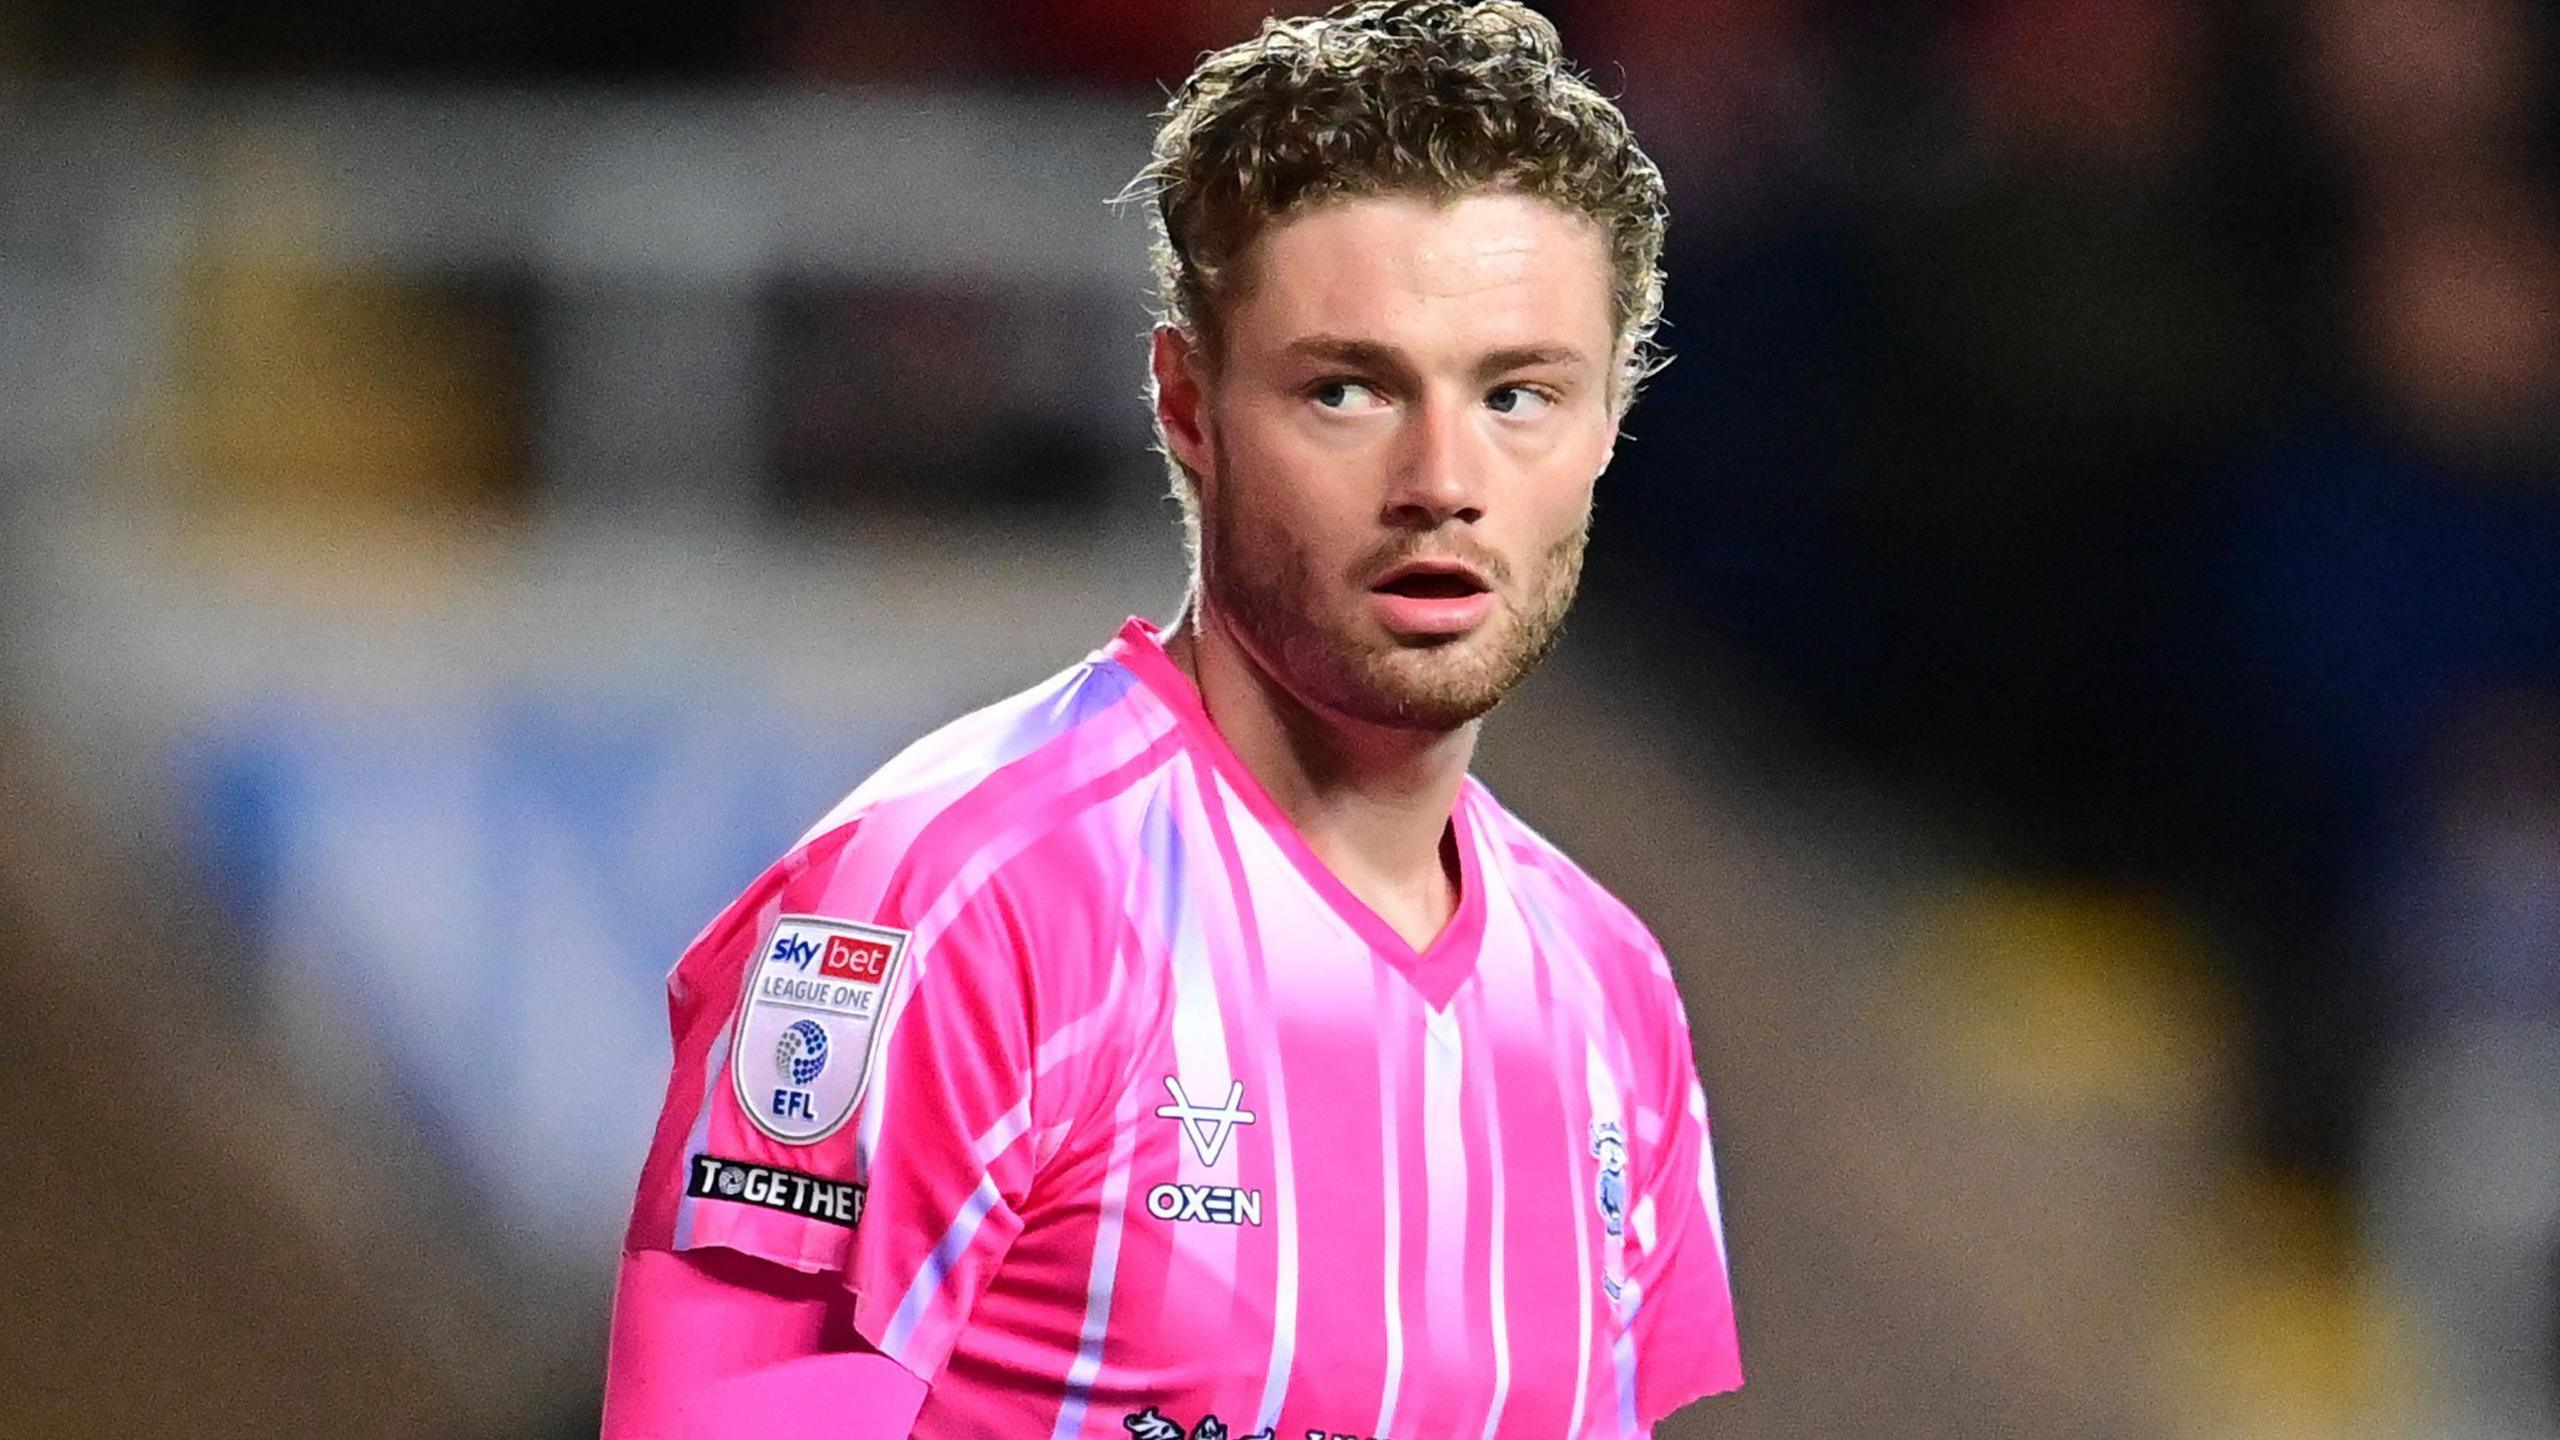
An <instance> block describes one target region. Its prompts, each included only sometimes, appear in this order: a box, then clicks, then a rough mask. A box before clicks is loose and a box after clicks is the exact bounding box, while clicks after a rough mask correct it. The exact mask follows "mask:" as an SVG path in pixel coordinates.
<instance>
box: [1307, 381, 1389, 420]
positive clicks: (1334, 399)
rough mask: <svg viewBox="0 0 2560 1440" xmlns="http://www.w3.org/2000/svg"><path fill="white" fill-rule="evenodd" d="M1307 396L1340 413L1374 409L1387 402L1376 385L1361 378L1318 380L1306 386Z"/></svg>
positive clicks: (1355, 412)
mask: <svg viewBox="0 0 2560 1440" xmlns="http://www.w3.org/2000/svg"><path fill="white" fill-rule="evenodd" d="M1307 397H1308V398H1309V399H1311V400H1313V401H1315V402H1316V404H1318V405H1320V406H1322V407H1323V408H1325V409H1327V410H1331V411H1333V412H1335V413H1337V414H1342V415H1351V414H1357V413H1358V412H1360V411H1363V410H1375V409H1378V408H1379V407H1381V406H1383V405H1385V404H1386V403H1387V400H1386V397H1385V396H1384V395H1381V394H1379V393H1378V389H1377V387H1376V386H1374V385H1371V384H1369V383H1367V382H1366V381H1361V380H1339V379H1336V380H1319V381H1317V382H1316V383H1315V384H1313V385H1310V386H1308V387H1307Z"/></svg>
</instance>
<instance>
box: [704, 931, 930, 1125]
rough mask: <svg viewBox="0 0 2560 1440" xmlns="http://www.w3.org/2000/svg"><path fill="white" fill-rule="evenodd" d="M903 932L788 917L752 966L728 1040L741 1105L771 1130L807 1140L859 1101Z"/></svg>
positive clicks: (903, 943)
mask: <svg viewBox="0 0 2560 1440" xmlns="http://www.w3.org/2000/svg"><path fill="white" fill-rule="evenodd" d="M906 950H907V932H906V931H904V930H892V929H890V928H889V927H887V926H885V925H866V924H863V923H861V922H860V921H855V920H830V919H824V918H821V917H819V916H814V915H785V916H783V917H781V918H780V919H778V920H776V921H775V922H774V927H773V933H772V934H771V935H769V936H767V937H766V939H765V942H764V946H763V948H762V949H761V950H760V951H759V952H758V954H757V958H756V961H755V963H754V964H752V965H750V966H748V967H747V995H746V1003H745V1004H744V1005H743V1006H742V1007H741V1008H740V1010H739V1014H738V1034H737V1037H736V1039H735V1041H734V1042H733V1043H732V1045H731V1046H730V1052H729V1053H730V1063H729V1071H730V1075H731V1077H732V1079H733V1080H734V1081H735V1085H736V1090H737V1095H738V1105H739V1107H740V1108H741V1109H743V1110H745V1111H746V1113H747V1118H748V1119H749V1120H751V1121H753V1122H754V1123H755V1127H756V1128H757V1129H759V1130H762V1131H763V1132H764V1133H765V1134H767V1135H770V1136H772V1137H773V1138H774V1139H776V1140H780V1141H782V1142H783V1143H784V1144H787V1145H810V1144H815V1143H816V1142H818V1141H820V1140H823V1139H825V1138H827V1137H828V1136H829V1135H832V1134H834V1133H835V1132H836V1130H837V1129H838V1128H839V1127H841V1126H842V1125H843V1124H844V1122H845V1121H846V1120H847V1119H848V1118H850V1117H851V1116H852V1114H853V1109H854V1107H855V1106H856V1105H858V1104H860V1103H862V1092H863V1087H864V1085H865V1083H866V1082H867V1081H868V1080H869V1078H870V1074H871V1061H872V1051H873V1050H874V1049H875V1048H876V1047H877V1045H878V1042H879V1039H880V1034H881V1030H882V1024H881V1020H882V1012H883V1011H884V1010H886V1009H887V1008H888V1004H889V997H890V992H891V988H892V987H893V986H894V985H895V984H896V982H897V974H898V966H899V962H900V961H902V960H903V959H904V958H905V957H906Z"/></svg>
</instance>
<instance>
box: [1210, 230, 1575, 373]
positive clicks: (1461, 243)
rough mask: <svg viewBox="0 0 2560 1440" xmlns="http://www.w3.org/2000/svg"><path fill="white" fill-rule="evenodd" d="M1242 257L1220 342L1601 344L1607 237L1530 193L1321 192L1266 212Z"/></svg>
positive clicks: (1244, 347)
mask: <svg viewBox="0 0 2560 1440" xmlns="http://www.w3.org/2000/svg"><path fill="white" fill-rule="evenodd" d="M1243 258H1244V261H1245V264H1244V266H1243V267H1242V269H1243V280H1244V284H1243V286H1242V288H1241V290H1240V291H1239V292H1238V293H1237V294H1236V295H1235V297H1234V299H1233V300H1232V302H1231V303H1230V304H1229V306H1228V308H1227V314H1226V317H1225V320H1226V323H1225V326H1224V329H1225V340H1226V342H1227V348H1228V349H1229V350H1230V351H1261V350H1266V349H1277V348H1280V347H1283V346H1286V345H1288V344H1289V343H1290V342H1291V341H1292V340H1295V339H1298V338H1301V337H1304V336H1308V335H1328V336H1337V337H1345V338H1353V339H1361V340H1375V341H1380V342H1385V343H1390V344H1394V345H1397V346H1399V347H1401V348H1405V349H1408V350H1414V351H1417V352H1427V351H1431V350H1442V349H1445V350H1450V351H1468V352H1472V351H1477V350H1482V349H1489V348H1496V347H1508V346H1517V345H1550V346H1571V347H1573V348H1576V349H1579V350H1583V351H1585V352H1587V353H1591V354H1594V355H1595V356H1596V355H1600V354H1604V353H1605V352H1606V350H1607V347H1608V342H1609V338H1610V333H1611V328H1612V326H1611V316H1610V306H1609V289H1610V286H1609V280H1610V272H1609V249H1608V241H1607V238H1606V237H1605V236H1604V235H1603V234H1602V233H1601V230H1600V227H1599V225H1598V224H1597V223H1595V222H1594V221H1592V220H1591V219H1589V218H1588V217H1586V216H1583V215H1579V214H1576V213H1574V212H1573V211H1570V210H1567V209H1565V208H1563V207H1562V206H1559V205H1556V204H1554V203H1552V202H1550V201H1546V200H1540V199H1536V198H1534V197H1531V196H1526V195H1516V194H1499V193H1497V194H1481V193H1480V194H1474V195H1467V196H1463V197H1460V198H1457V199H1454V200H1446V201H1443V200H1436V199H1433V198H1430V197H1427V196H1420V195H1402V194H1399V195H1378V196H1364V197H1361V198H1358V199H1349V200H1335V201H1328V202H1326V203H1324V204H1321V205H1318V206H1315V207H1313V208H1311V209H1308V210H1305V211H1302V212H1299V213H1297V214H1294V215H1290V216H1287V217H1285V218H1283V219H1281V220H1279V221H1276V222H1274V223H1273V224H1272V225H1271V226H1269V227H1268V228H1266V229H1265V230H1264V231H1263V232H1262V233H1261V234H1260V235H1259V236H1257V237H1255V239H1254V242H1253V244H1252V245H1251V246H1249V247H1248V248H1247V249H1246V251H1245V255H1244V257H1243Z"/></svg>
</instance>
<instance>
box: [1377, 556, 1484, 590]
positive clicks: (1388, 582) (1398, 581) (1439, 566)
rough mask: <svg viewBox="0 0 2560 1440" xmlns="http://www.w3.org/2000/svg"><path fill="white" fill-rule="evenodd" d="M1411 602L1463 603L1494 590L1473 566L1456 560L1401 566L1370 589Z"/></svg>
mask: <svg viewBox="0 0 2560 1440" xmlns="http://www.w3.org/2000/svg"><path fill="white" fill-rule="evenodd" d="M1369 588H1370V589H1371V590H1373V591H1375V592H1377V593H1378V594H1381V595H1401V596H1404V597H1405V598H1407V599H1412V600H1464V599H1466V598H1467V597H1468V596H1470V595H1480V594H1483V593H1485V592H1486V591H1489V590H1491V589H1492V588H1493V587H1492V586H1490V585H1487V584H1486V583H1485V580H1484V577H1483V576H1482V575H1480V574H1478V573H1477V572H1476V570H1475V568H1474V567H1473V566H1470V565H1467V564H1464V563H1462V562H1459V561H1455V560H1416V561H1411V562H1408V563H1406V564H1403V565H1398V566H1396V567H1395V568H1394V569H1392V570H1389V571H1388V572H1387V573H1386V574H1384V575H1382V576H1380V577H1378V580H1377V582H1376V583H1375V584H1373V585H1371V586H1370V587H1369Z"/></svg>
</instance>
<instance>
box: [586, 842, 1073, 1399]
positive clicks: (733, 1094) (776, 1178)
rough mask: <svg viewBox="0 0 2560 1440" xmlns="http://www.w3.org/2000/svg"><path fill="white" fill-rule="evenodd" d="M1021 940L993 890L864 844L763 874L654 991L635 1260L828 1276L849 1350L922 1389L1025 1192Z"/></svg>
mask: <svg viewBox="0 0 2560 1440" xmlns="http://www.w3.org/2000/svg"><path fill="white" fill-rule="evenodd" d="M873 848H880V847H873ZM1020 933H1021V932H1020V927H1018V926H1017V925H1015V924H1014V923H1012V919H1011V916H1010V907H1009V905H1008V903H1007V900H1006V896H1005V891H1004V889H1003V887H1002V886H1001V885H1000V884H999V883H996V882H995V881H994V880H992V879H987V878H981V879H979V880H978V881H977V882H976V883H975V885H974V887H972V888H966V889H964V888H963V887H962V886H961V885H960V884H959V883H958V882H939V881H937V880H935V879H934V878H933V877H930V876H928V875H925V874H923V873H921V872H919V871H917V870H916V869H915V868H914V867H913V866H911V865H909V864H907V863H904V861H903V859H902V857H901V856H898V855H891V854H873V853H870V850H869V849H866V847H865V846H864V845H863V843H862V839H861V837H860V836H859V835H858V834H854V833H850V832H848V833H843V834H838V835H833V836H829V837H825V838H824V839H822V840H820V841H818V842H814V843H813V844H812V846H810V847H809V848H808V849H807V850H806V851H805V852H803V853H801V854H798V855H795V856H794V857H792V859H791V860H787V861H786V862H784V864H783V865H782V866H780V867H777V871H776V872H775V873H773V874H771V875H769V876H768V877H767V878H766V879H765V880H764V881H761V882H759V884H758V886H757V887H756V888H755V889H753V890H750V892H749V893H748V895H747V896H745V897H742V899H741V900H740V902H739V903H738V905H736V906H733V907H732V910H731V912H730V913H728V914H726V915H724V916H723V917H722V918H721V919H720V920H719V921H717V922H715V923H714V925H713V926H712V928H711V929H710V930H708V931H706V932H705V933H704V935H703V937H702V939H701V940H699V941H697V942H696V944H695V946H694V947H693V949H691V950H689V951H688V952H687V954H686V956H685V957H684V959H683V960H682V961H681V962H680V963H679V964H678V965H677V968H676V972H675V974H674V975H673V976H672V977H671V978H670V981H669V1004H670V1011H671V1015H672V1019H673V1024H674V1029H675V1034H676V1063H675V1065H674V1067H673V1073H672V1078H671V1081H670V1085H669V1091H668V1096H667V1101H666V1110H665V1112H664V1113H663V1114H662V1116H661V1118H660V1122H659V1129H658V1143H657V1145H656V1146H655V1147H654V1148H653V1151H652V1154H651V1158H650V1163H649V1165H648V1167H647V1169H646V1170H645V1171H644V1172H643V1174H642V1178H641V1193H640V1197H639V1203H638V1205H637V1206H636V1207H635V1212H634V1216H633V1223H632V1231H631V1242H630V1243H631V1248H633V1249H651V1248H657V1249H669V1250H678V1251H682V1250H690V1249H696V1248H700V1247H704V1246H720V1247H725V1248H728V1249H732V1250H737V1251H741V1252H744V1253H746V1254H750V1255H756V1256H760V1257H762V1258H764V1259H767V1260H770V1261H773V1262H775V1263H777V1264H782V1265H788V1266H791V1267H793V1268H795V1269H799V1270H804V1271H809V1272H814V1273H833V1274H836V1275H838V1276H840V1277H841V1278H842V1280H843V1282H844V1284H845V1285H846V1286H847V1287H848V1288H849V1289H851V1290H852V1291H853V1292H854V1293H855V1302H854V1328H855V1329H856V1330H857V1331H858V1332H859V1333H860V1334H861V1336H862V1338H863V1339H864V1340H865V1341H867V1342H868V1343H870V1344H871V1345H872V1346H873V1347H874V1348H876V1349H878V1350H879V1351H880V1352H881V1353H883V1354H885V1355H888V1356H889V1357H890V1358H892V1359H894V1360H896V1361H898V1362H899V1363H900V1364H901V1365H903V1366H905V1367H906V1368H907V1369H908V1370H910V1371H911V1372H913V1373H915V1374H916V1375H918V1376H920V1377H922V1378H924V1379H926V1380H928V1381H930V1380H932V1379H933V1378H935V1376H936V1375H937V1374H938V1373H939V1372H940V1370H941V1367H942V1363H943V1360H944V1359H945V1357H947V1356H948V1354H949V1353H950V1349H951V1345H952V1341H953V1338H954V1337H955V1336H956V1334H957V1333H958V1331H959V1329H960V1327H961V1326H962V1325H963V1324H964V1323H965V1321H966V1319H967V1317H968V1314H969V1311H970V1308H971V1306H972V1304H973V1303H974V1302H975V1300H976V1298H977V1297H978V1295H979V1294H980V1293H981V1292H982V1291H983V1290H984V1289H985V1287H986V1285H987V1283H988V1281H989V1280H990V1278H991V1277H992V1276H993V1274H994V1272H995V1269H996V1267H997V1266H998V1264H999V1263H1001V1261H1002V1259H1003V1257H1004V1255H1005V1252H1006V1251H1007V1249H1008V1248H1009V1247H1010V1246H1011V1245H1012V1243H1013V1240H1014V1237H1015V1236H1016V1235H1017V1234H1019V1233H1020V1230H1021V1223H1022V1222H1021V1220H1020V1207H1021V1206H1022V1204H1023V1203H1024V1200H1025V1198H1026V1196H1027V1195H1028V1193H1029V1188H1030V1184H1031V1179H1032V1171H1033V1169H1034V1162H1033V1159H1032V1154H1031V1150H1032V1147H1031V1145H1030V1143H1029V1142H1028V1139H1027V1131H1028V1130H1029V1128H1030V1105H1031V1094H1030V1086H1031V1071H1032V1063H1031V1062H1032V1048H1033V1032H1034V1026H1035V1021H1034V1017H1033V1015H1032V1011H1031V987H1030V983H1029V979H1028V972H1027V967H1028V963H1029V962H1028V957H1026V956H1025V955H1024V954H1023V953H1022V951H1023V946H1022V944H1021V942H1020V941H1019V939H1018V936H1019V934H1020Z"/></svg>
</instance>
